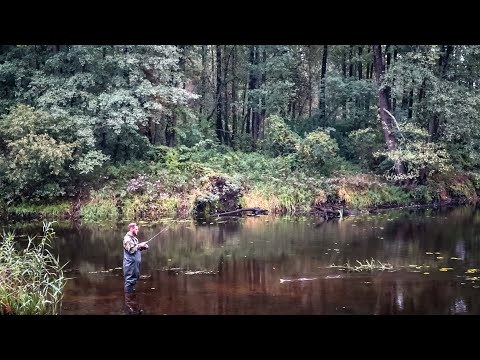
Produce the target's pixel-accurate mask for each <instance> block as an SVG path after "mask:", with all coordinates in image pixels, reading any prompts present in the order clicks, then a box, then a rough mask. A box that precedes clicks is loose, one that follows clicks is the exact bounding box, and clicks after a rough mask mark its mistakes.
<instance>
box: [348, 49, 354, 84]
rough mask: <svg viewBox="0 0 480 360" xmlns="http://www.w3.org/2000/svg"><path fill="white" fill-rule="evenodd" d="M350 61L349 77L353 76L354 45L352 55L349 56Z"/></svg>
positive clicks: (351, 50)
mask: <svg viewBox="0 0 480 360" xmlns="http://www.w3.org/2000/svg"><path fill="white" fill-rule="evenodd" d="M348 63H349V68H348V77H352V76H353V65H354V64H353V45H350V55H349V57H348Z"/></svg>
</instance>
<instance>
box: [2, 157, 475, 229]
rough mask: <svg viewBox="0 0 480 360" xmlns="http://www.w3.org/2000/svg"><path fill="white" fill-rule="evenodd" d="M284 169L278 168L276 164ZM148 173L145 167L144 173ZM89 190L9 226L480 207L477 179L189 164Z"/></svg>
mask: <svg viewBox="0 0 480 360" xmlns="http://www.w3.org/2000/svg"><path fill="white" fill-rule="evenodd" d="M277 165H278V164H277ZM144 168H145V167H144ZM117 170H118V172H117V175H116V176H112V174H110V175H106V176H104V177H103V179H102V182H99V183H98V184H97V186H93V185H90V186H87V187H85V188H84V189H82V191H81V192H79V194H78V195H77V196H76V197H72V198H70V199H60V200H57V201H55V202H52V203H49V204H31V203H21V204H17V205H14V206H10V207H7V208H5V209H4V211H3V214H2V217H3V218H4V219H32V218H35V219H49V220H54V219H69V220H75V221H81V222H84V223H97V222H104V221H122V220H123V221H133V220H136V221H139V220H143V221H158V220H160V219H185V218H188V217H191V216H199V217H208V216H211V215H215V214H217V213H222V212H227V211H232V210H236V209H239V208H260V209H263V210H266V211H267V212H268V213H270V214H274V215H305V214H311V215H316V216H323V217H340V216H348V215H349V214H352V213H358V212H377V211H382V210H385V209H392V208H405V207H435V206H442V205H454V204H465V203H475V202H476V201H477V193H479V192H480V189H479V187H478V185H479V182H478V181H476V180H477V176H476V175H475V174H468V173H457V174H450V175H449V176H445V175H443V176H436V177H432V178H431V179H429V181H428V182H427V183H425V184H417V185H415V184H410V185H408V186H401V185H395V184H393V183H390V182H387V181H386V180H385V179H383V178H382V177H381V176H378V175H374V174H344V175H343V176H341V177H340V176H331V177H328V178H327V177H320V176H309V174H306V173H305V172H302V171H290V172H288V173H287V172H284V173H282V172H277V173H275V171H274V169H266V171H265V172H264V173H263V174H262V173H260V172H259V171H258V170H255V169H254V168H252V171H250V172H245V173H243V174H241V173H239V172H238V171H231V170H230V171H229V172H227V171H228V169H227V171H223V172H222V171H219V170H217V169H212V168H209V167H207V166H200V164H195V163H190V164H188V166H184V167H183V168H177V169H168V168H165V169H162V170H160V171H152V169H151V168H150V169H147V170H149V171H145V172H142V173H140V174H136V175H135V174H130V176H129V175H128V174H129V173H130V172H129V170H128V166H124V167H120V168H117Z"/></svg>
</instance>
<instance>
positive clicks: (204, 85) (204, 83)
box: [199, 45, 207, 115]
mask: <svg viewBox="0 0 480 360" xmlns="http://www.w3.org/2000/svg"><path fill="white" fill-rule="evenodd" d="M206 94H207V45H202V80H201V85H200V95H201V96H202V97H201V99H200V111H199V112H200V114H201V115H203V111H204V108H205V95H206Z"/></svg>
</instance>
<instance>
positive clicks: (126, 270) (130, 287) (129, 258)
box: [123, 223, 148, 293]
mask: <svg viewBox="0 0 480 360" xmlns="http://www.w3.org/2000/svg"><path fill="white" fill-rule="evenodd" d="M137 234H138V225H137V224H136V223H131V224H129V225H128V232H127V233H126V234H125V237H124V238H123V276H124V278H125V293H132V292H134V291H135V284H136V283H137V281H138V279H139V278H140V264H141V262H142V254H141V252H142V251H143V250H146V249H148V244H147V243H146V242H141V243H139V242H138V239H137Z"/></svg>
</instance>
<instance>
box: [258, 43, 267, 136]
mask: <svg viewBox="0 0 480 360" xmlns="http://www.w3.org/2000/svg"><path fill="white" fill-rule="evenodd" d="M266 62H267V48H266V46H265V45H264V46H263V53H262V63H263V71H262V85H263V86H265V84H266V82H267V70H266V66H265V63H266ZM266 115H267V97H266V96H265V94H263V95H262V106H261V115H260V124H259V126H260V127H261V132H260V134H259V135H260V137H261V138H262V139H263V138H265V117H266Z"/></svg>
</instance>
